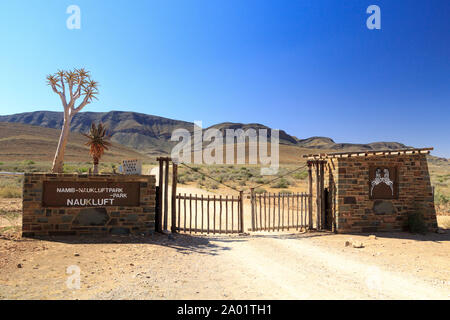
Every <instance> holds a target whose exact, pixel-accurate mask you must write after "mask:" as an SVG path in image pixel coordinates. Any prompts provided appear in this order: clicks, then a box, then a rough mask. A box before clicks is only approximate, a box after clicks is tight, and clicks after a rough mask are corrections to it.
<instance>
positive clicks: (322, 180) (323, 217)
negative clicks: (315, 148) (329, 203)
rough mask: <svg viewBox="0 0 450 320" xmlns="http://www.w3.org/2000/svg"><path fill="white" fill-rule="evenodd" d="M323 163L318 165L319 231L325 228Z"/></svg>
mask: <svg viewBox="0 0 450 320" xmlns="http://www.w3.org/2000/svg"><path fill="white" fill-rule="evenodd" d="M324 195H325V162H324V161H322V162H321V163H320V229H323V228H324V227H325V201H326V199H325V197H324Z"/></svg>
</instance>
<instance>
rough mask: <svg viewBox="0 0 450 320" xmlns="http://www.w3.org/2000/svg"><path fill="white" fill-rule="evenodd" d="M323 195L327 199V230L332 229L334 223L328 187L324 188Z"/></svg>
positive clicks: (325, 225) (325, 224)
mask: <svg viewBox="0 0 450 320" xmlns="http://www.w3.org/2000/svg"><path fill="white" fill-rule="evenodd" d="M323 197H324V199H325V201H324V202H325V223H324V227H325V229H326V230H331V229H332V225H333V216H332V212H331V193H330V191H329V189H328V188H325V189H324V190H323Z"/></svg>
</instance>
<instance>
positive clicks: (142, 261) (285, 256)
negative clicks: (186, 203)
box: [0, 233, 450, 299]
mask: <svg viewBox="0 0 450 320" xmlns="http://www.w3.org/2000/svg"><path fill="white" fill-rule="evenodd" d="M352 238H353V240H358V241H363V242H364V246H365V247H364V248H361V249H356V248H353V247H345V245H344V242H345V241H346V240H348V239H349V236H344V235H333V234H327V233H305V234H299V233H296V234H258V235H251V236H221V237H191V236H187V235H175V236H171V237H168V236H165V235H156V234H155V235H153V237H147V238H143V237H142V238H132V237H126V238H121V237H109V238H99V239H94V240H92V239H91V240H89V242H88V241H87V240H86V239H85V240H84V241H83V239H76V238H59V239H51V240H50V241H49V240H17V241H11V240H5V239H3V240H0V260H1V261H2V264H1V265H0V267H1V272H0V298H2V299H5V298H8V299H28V298H31V299H338V298H340V299H382V298H389V299H449V298H450V273H449V270H450V259H449V254H450V239H449V236H448V234H446V235H437V234H436V235H434V234H433V235H428V236H426V237H423V238H418V237H415V236H409V235H405V234H403V233H401V234H385V235H379V237H378V238H377V239H370V240H369V238H368V237H367V236H352ZM430 261H432V263H430ZM18 264H20V267H18ZM71 265H76V266H78V267H79V268H80V270H81V288H80V289H69V288H68V287H67V285H66V281H67V279H68V277H69V275H68V274H66V270H67V267H69V266H71Z"/></svg>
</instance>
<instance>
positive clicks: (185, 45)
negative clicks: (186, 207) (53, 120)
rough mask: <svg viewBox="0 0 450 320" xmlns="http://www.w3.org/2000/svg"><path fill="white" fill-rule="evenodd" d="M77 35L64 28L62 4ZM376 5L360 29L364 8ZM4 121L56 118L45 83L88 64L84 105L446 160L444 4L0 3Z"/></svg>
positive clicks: (449, 58) (449, 73) (449, 76)
mask: <svg viewBox="0 0 450 320" xmlns="http://www.w3.org/2000/svg"><path fill="white" fill-rule="evenodd" d="M71 4H76V5H78V6H79V7H80V9H81V29H80V30H69V29H67V28H66V19H67V18H68V17H69V15H68V14H67V13H66V8H67V7H68V6H69V5H71ZM371 4H376V5H378V6H379V7H380V8H381V30H368V29H367V27H366V19H367V17H368V16H369V15H368V14H367V13H366V8H367V7H368V6H369V5H371ZM0 39H1V41H2V47H1V50H0V67H1V69H0V70H1V72H0V114H2V115H3V114H12V113H18V112H27V111H35V110H56V111H61V105H60V102H59V100H58V97H57V96H56V95H55V94H54V93H53V92H52V91H51V89H50V88H49V87H47V86H46V82H45V76H46V75H47V74H48V73H53V72H55V71H57V70H58V69H60V68H62V69H67V68H73V67H86V68H87V69H89V70H90V71H91V73H92V76H93V78H94V79H95V80H98V81H99V82H100V84H101V87H100V95H99V101H96V102H94V103H93V104H91V105H89V106H88V107H86V108H85V110H84V111H109V110H129V111H136V112H143V113H148V114H154V115H159V116H164V117H169V118H174V119H181V120H186V121H194V120H202V121H203V124H204V126H209V125H212V124H215V123H218V122H224V121H233V122H244V123H250V122H258V123H263V124H266V125H269V126H271V127H273V128H280V129H283V130H286V131H287V132H288V133H290V134H292V135H296V136H297V137H299V138H306V137H310V136H317V135H319V136H329V137H332V138H333V139H334V140H335V141H336V142H354V143H366V142H373V141H399V142H403V143H405V144H408V145H413V146H417V147H426V146H434V147H435V152H434V154H435V155H439V156H445V157H450V139H449V133H448V132H449V130H448V125H449V123H450V109H449V107H450V41H449V40H450V1H448V0H430V1H411V0H409V1H400V0H395V1H393V0H389V1H380V0H370V1H364V0H361V1H356V0H347V1H326V0H314V1H312V0H311V1H288V0H284V1H250V0H245V1H243V0H239V1H237V0H226V1H225V0H204V1H197V0H180V1H170V0H165V1H117V0H114V1H103V0H89V1H81V0H71V1H63V0H53V1H50V0H42V1H17V0H2V1H1V3H0Z"/></svg>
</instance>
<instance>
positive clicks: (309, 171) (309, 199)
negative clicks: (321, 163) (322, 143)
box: [308, 161, 313, 230]
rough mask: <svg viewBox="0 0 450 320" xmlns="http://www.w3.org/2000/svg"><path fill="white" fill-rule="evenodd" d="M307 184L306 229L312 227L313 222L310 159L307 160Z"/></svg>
mask: <svg viewBox="0 0 450 320" xmlns="http://www.w3.org/2000/svg"><path fill="white" fill-rule="evenodd" d="M308 186H309V195H308V216H309V217H308V219H309V220H308V229H309V230H311V229H312V224H313V219H312V215H313V209H312V192H313V186H312V164H311V162H310V161H308Z"/></svg>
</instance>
